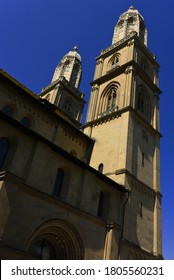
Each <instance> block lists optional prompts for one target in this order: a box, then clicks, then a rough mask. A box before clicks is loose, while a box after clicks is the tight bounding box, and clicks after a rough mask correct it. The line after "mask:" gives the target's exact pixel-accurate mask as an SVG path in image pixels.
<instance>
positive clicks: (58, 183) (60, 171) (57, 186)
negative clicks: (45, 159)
mask: <svg viewBox="0 0 174 280" xmlns="http://www.w3.org/2000/svg"><path fill="white" fill-rule="evenodd" d="M63 179H64V171H63V169H61V168H59V169H58V170H57V175H56V180H55V183H54V189H53V195H54V196H57V197H58V196H60V192H61V188H62V184H63Z"/></svg>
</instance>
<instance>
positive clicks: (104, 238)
mask: <svg viewBox="0 0 174 280" xmlns="http://www.w3.org/2000/svg"><path fill="white" fill-rule="evenodd" d="M133 11H134V8H133V7H131V8H130V9H129V10H128V11H127V13H126V14H123V17H122V19H123V18H124V17H125V15H126V19H125V20H126V21H129V13H131V15H130V16H131V17H132V16H133V15H132V12H133ZM134 14H136V17H137V18H138V19H139V20H141V21H143V19H142V17H141V16H140V15H139V13H138V11H137V10H135V11H134ZM136 22H138V24H139V21H136ZM134 23H135V21H134ZM143 24H144V22H143ZM117 27H118V26H116V29H117ZM136 28H138V27H137V26H136ZM116 29H115V30H116ZM125 34H126V35H125V36H123V38H119V37H118V38H117V37H115V39H114V40H116V41H114V43H113V44H112V45H111V46H110V47H109V48H107V49H105V50H103V51H102V53H101V54H100V56H99V57H98V58H97V59H96V69H95V74H94V81H93V82H92V84H91V85H92V90H91V97H90V103H89V108H88V114H87V121H86V124H85V125H84V126H83V129H82V128H81V124H80V120H81V116H82V111H83V107H84V103H85V101H84V95H83V93H81V92H80V91H79V85H80V79H81V58H80V55H79V54H78V53H77V48H76V47H75V48H74V49H73V50H72V51H70V52H69V53H68V54H67V55H65V56H64V57H63V59H62V60H61V62H60V63H59V64H58V66H57V67H56V70H55V73H54V75H53V79H52V82H51V84H50V85H48V86H47V87H46V88H44V89H43V90H42V92H41V93H40V94H39V95H36V94H34V93H33V92H31V91H30V90H29V89H27V88H26V87H25V86H23V85H22V84H20V83H19V82H18V81H16V80H15V79H14V78H12V77H11V76H10V75H9V74H7V73H5V72H4V71H3V70H1V71H0V116H1V118H0V258H1V259H94V260H95V259H96V260H101V259H161V258H162V249H161V194H160V166H159V148H160V147H159V142H160V132H159V94H160V89H159V87H158V68H159V65H158V63H157V61H156V59H155V57H154V56H153V55H152V54H151V53H150V51H149V50H148V49H147V47H146V45H145V42H143V41H142V38H140V37H141V36H140V34H138V33H137V32H134V30H133V32H127V33H125ZM77 64H78V67H77ZM83 130H84V131H83Z"/></svg>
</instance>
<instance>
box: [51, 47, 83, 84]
mask: <svg viewBox="0 0 174 280" xmlns="http://www.w3.org/2000/svg"><path fill="white" fill-rule="evenodd" d="M81 75H82V65H81V56H80V54H79V53H78V52H77V46H75V47H74V48H73V49H72V50H71V51H69V52H68V53H67V54H66V55H64V57H63V58H62V60H61V61H60V63H59V64H58V65H57V67H56V69H55V72H54V75H53V78H52V83H53V82H55V81H56V80H57V79H59V78H60V77H65V79H66V80H67V81H68V82H70V84H71V85H72V86H74V87H76V88H79V85H80V81H81Z"/></svg>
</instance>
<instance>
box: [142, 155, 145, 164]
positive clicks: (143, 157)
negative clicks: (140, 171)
mask: <svg viewBox="0 0 174 280" xmlns="http://www.w3.org/2000/svg"><path fill="white" fill-rule="evenodd" d="M144 159H145V154H144V153H142V166H143V167H144Z"/></svg>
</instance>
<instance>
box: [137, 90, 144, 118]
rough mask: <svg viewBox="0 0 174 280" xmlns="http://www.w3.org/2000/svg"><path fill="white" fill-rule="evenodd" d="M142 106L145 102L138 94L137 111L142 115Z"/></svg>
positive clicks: (141, 95) (140, 94)
mask: <svg viewBox="0 0 174 280" xmlns="http://www.w3.org/2000/svg"><path fill="white" fill-rule="evenodd" d="M144 105H145V100H144V94H142V93H140V92H139V93H138V111H139V112H141V113H142V114H143V113H144V109H145V108H144Z"/></svg>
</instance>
